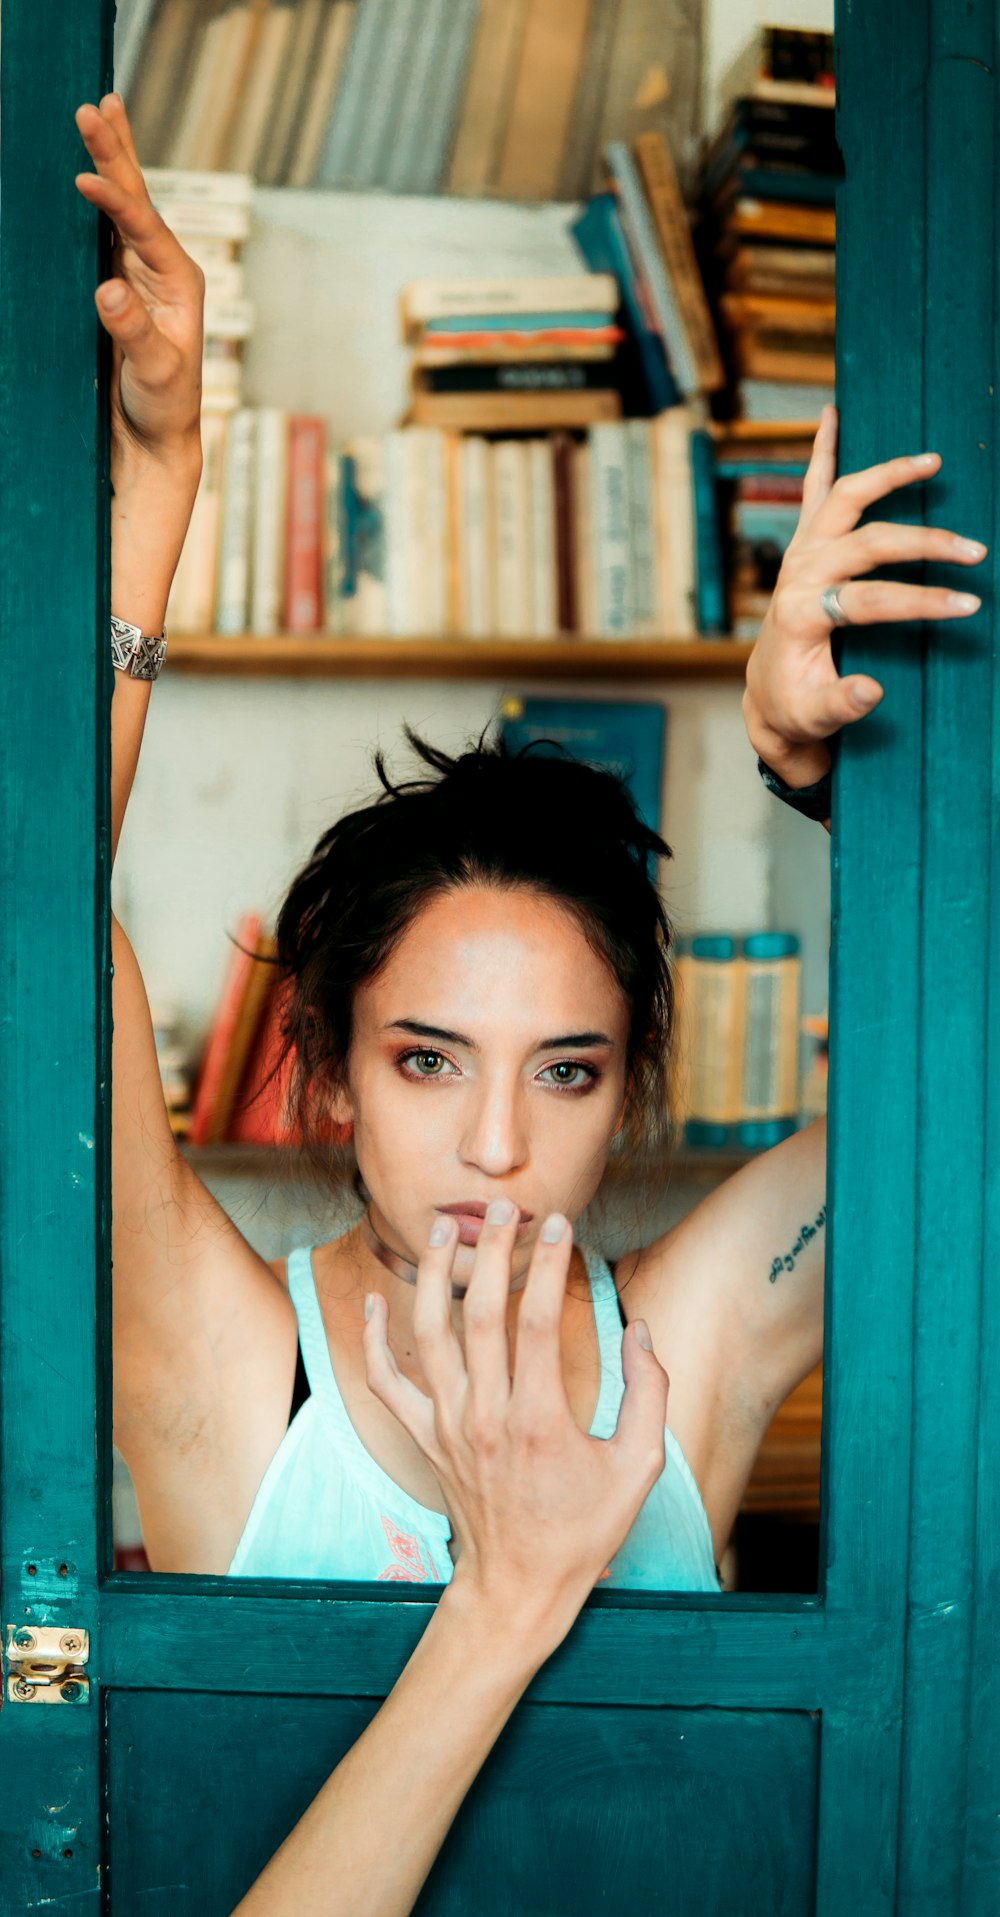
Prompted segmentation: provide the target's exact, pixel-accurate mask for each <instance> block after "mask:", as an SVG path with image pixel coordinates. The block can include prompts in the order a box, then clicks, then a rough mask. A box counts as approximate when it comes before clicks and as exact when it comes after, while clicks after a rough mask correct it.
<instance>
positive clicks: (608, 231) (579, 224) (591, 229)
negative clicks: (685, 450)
mask: <svg viewBox="0 0 1000 1917" xmlns="http://www.w3.org/2000/svg"><path fill="white" fill-rule="evenodd" d="M570 232H571V233H572V235H573V238H574V240H575V241H576V244H577V247H578V248H579V251H580V254H581V256H582V258H583V260H584V263H585V264H586V265H587V266H589V267H590V270H591V272H592V273H613V274H614V277H615V279H616V280H617V282H618V290H619V292H620V294H621V301H622V306H623V308H624V312H625V319H626V330H627V332H628V343H629V345H630V347H631V348H632V352H633V354H634V357H635V361H636V384H638V383H639V382H641V385H642V388H643V391H644V394H645V398H646V402H647V404H646V405H645V406H644V407H643V412H647V413H662V412H665V411H666V409H667V407H668V406H676V405H677V404H678V402H679V400H680V393H679V392H678V390H677V382H676V380H675V379H674V376H673V374H672V372H671V371H670V366H669V364H668V362H667V355H666V353H665V351H664V348H663V341H662V339H661V338H660V335H659V333H658V332H657V331H656V329H655V327H653V326H652V325H651V323H650V320H649V317H648V316H647V313H646V309H645V307H644V305H643V302H642V297H641V295H640V292H639V285H638V281H637V279H636V273H635V268H634V266H633V265H632V259H631V255H630V254H629V250H628V246H627V244H626V240H625V235H624V233H623V232H622V223H621V220H620V218H619V214H618V204H617V201H616V199H615V196H614V194H613V193H595V195H594V197H593V199H592V200H591V201H590V202H589V204H588V205H587V206H585V207H584V209H583V212H582V213H581V214H580V216H579V218H578V219H576V220H574V221H573V223H572V225H571V227H570ZM629 410H630V411H636V412H637V411H638V406H636V407H635V408H631V407H630V408H629Z"/></svg>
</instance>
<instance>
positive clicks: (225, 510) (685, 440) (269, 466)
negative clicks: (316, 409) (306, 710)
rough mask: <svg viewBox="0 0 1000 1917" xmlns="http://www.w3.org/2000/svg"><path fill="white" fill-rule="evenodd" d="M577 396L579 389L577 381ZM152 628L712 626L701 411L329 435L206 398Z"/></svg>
mask: <svg viewBox="0 0 1000 1917" xmlns="http://www.w3.org/2000/svg"><path fill="white" fill-rule="evenodd" d="M585 396H586V395H585ZM202 443H203V449H204V463H203V469H202V477H201V485H200V488H199V493H198V498H197V501H196V504H195V510H194V514H193V515H192V520H191V526H190V528H189V531H188V536H187V540H186V541H185V545H184V550H183V552H182V554H181V559H180V563H179V565H178V567H177V571H176V573H175V575H174V581H173V585H172V588H171V594H170V601H169V604H168V607H167V627H168V630H170V631H173V632H177V633H182V632H183V633H190V634H206V633H211V632H215V633H219V634H231V635H234V636H235V635H241V634H245V633H252V634H254V635H256V636H259V637H269V636H271V635H273V634H276V633H279V632H288V633H320V632H327V633H333V634H337V633H339V634H344V635H348V636H350V635H359V636H371V637H382V636H396V637H400V638H408V637H412V638H434V637H438V638H447V637H455V638H465V639H470V640H475V639H494V638H518V639H543V638H551V637H555V636H558V635H559V634H566V635H576V636H578V637H581V638H584V637H589V638H623V639H624V638H633V637H637V638H650V639H657V638H661V639H690V640H696V639H698V638H699V637H702V638H721V637H725V636H726V634H727V624H726V605H725V587H724V565H723V556H722V547H721V535H720V527H719V521H718V517H717V495H716V483H715V474H714V459H713V445H712V439H711V436H710V433H709V431H708V428H707V425H706V422H705V418H704V414H703V413H702V412H701V411H700V410H699V409H698V408H696V407H687V406H672V407H670V408H669V409H668V411H666V412H664V413H660V414H658V415H657V417H656V418H655V419H631V420H610V421H607V422H598V423H597V424H596V425H593V426H591V427H589V428H588V429H587V431H586V433H585V434H583V435H582V436H574V435H573V434H571V433H567V432H557V433H548V434H540V433H535V434H529V435H521V436H519V437H517V438H498V439H488V438H486V437H485V436H484V435H482V434H478V433H465V434H462V433H457V432H445V431H443V430H442V429H440V428H438V427H433V426H409V427H403V428H400V429H398V430H397V431H395V432H390V433H384V434H369V435H364V436H362V437H359V438H356V439H351V440H348V441H347V442H346V444H345V443H344V442H342V441H341V440H340V438H339V436H338V435H337V434H336V431H335V428H334V426H333V423H332V422H331V421H329V420H326V419H324V418H322V417H320V416H315V415H311V414H288V413H285V412H283V411H281V410H280V409H279V408H277V407H262V408H259V409H254V408H251V407H240V408H239V409H238V410H237V411H236V412H231V413H218V412H212V411H209V410H206V412H205V413H204V414H203V417H202Z"/></svg>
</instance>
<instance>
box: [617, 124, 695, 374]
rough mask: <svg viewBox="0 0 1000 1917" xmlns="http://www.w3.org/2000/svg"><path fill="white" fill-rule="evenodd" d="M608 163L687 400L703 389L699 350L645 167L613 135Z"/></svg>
mask: <svg viewBox="0 0 1000 1917" xmlns="http://www.w3.org/2000/svg"><path fill="white" fill-rule="evenodd" d="M604 158H605V162H606V164H607V168H608V171H609V173H610V174H611V177H612V179H613V180H614V183H615V190H616V192H617V194H618V198H619V206H620V212H621V222H622V229H623V231H624V234H625V238H626V240H627V242H628V245H629V249H630V251H631V252H632V254H633V257H634V259H635V262H636V266H637V268H638V271H639V274H640V276H641V278H642V280H643V282H644V283H645V286H646V289H647V291H648V294H649V299H650V302H651V305H652V308H653V317H654V319H655V321H656V325H657V327H658V328H659V331H660V336H661V338H662V340H663V344H664V347H665V348H666V352H667V358H668V359H669V361H670V370H671V372H672V373H673V376H674V378H675V380H676V381H677V384H678V386H679V387H680V390H681V392H682V393H683V395H684V398H685V399H693V398H694V397H695V396H696V395H697V394H698V393H699V392H700V391H701V381H700V379H699V375H698V366H697V362H696V360H695V356H694V349H693V347H692V345H691V339H690V336H689V334H688V330H687V326H686V325H685V322H684V317H683V314H682V312H681V308H680V302H679V300H678V297H677V288H676V286H675V285H674V281H673V276H672V274H671V272H670V269H669V267H668V265H667V262H666V259H665V258H664V256H663V253H662V251H661V249H660V242H659V238H658V235H657V231H656V228H655V226H654V225H653V216H652V214H651V213H650V210H649V202H648V200H647V198H646V194H645V190H644V188H643V184H642V180H641V178H640V176H639V169H638V167H637V166H636V163H635V161H634V160H633V158H632V153H631V149H630V148H629V147H628V146H627V145H626V143H625V141H624V140H612V141H611V143H610V145H608V146H607V147H606V148H605V152H604Z"/></svg>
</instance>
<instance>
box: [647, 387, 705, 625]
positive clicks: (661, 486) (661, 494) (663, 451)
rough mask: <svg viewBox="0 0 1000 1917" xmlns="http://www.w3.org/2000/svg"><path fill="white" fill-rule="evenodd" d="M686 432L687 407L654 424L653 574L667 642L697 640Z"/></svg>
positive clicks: (688, 434)
mask: <svg viewBox="0 0 1000 1917" xmlns="http://www.w3.org/2000/svg"><path fill="white" fill-rule="evenodd" d="M691 431H692V418H691V414H690V411H689V409H688V408H687V407H686V406H672V407H671V408H670V411H669V412H667V413H661V414H660V415H659V418H658V419H656V420H654V421H653V447H654V469H653V470H654V484H655V490H656V529H657V532H656V536H657V553H658V555H659V557H658V564H657V575H658V578H659V582H660V590H661V594H662V603H661V619H662V625H661V631H662V632H663V635H664V637H665V638H667V639H695V638H697V636H698V626H697V620H696V618H695V552H694V482H693V479H692V475H691V449H690V439H691Z"/></svg>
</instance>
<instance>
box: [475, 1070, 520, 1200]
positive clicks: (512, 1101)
mask: <svg viewBox="0 0 1000 1917" xmlns="http://www.w3.org/2000/svg"><path fill="white" fill-rule="evenodd" d="M459 1156H460V1158H461V1159H462V1162H463V1164H465V1165H472V1166H475V1167H476V1169H477V1170H478V1171H483V1172H486V1173H487V1174H488V1175H489V1176H490V1177H491V1178H501V1177H503V1176H504V1175H505V1174H506V1173H508V1172H512V1171H516V1170H517V1169H518V1167H519V1166H521V1165H523V1164H524V1162H525V1160H526V1159H527V1156H528V1137H527V1126H526V1124H525V1122H524V1113H523V1112H522V1110H521V1101H520V1099H519V1098H518V1097H517V1096H516V1094H515V1093H513V1092H511V1091H510V1090H507V1089H504V1090H501V1089H500V1088H499V1087H498V1088H494V1089H493V1090H492V1091H489V1092H488V1091H486V1090H485V1089H484V1091H483V1093H482V1095H481V1096H480V1097H478V1098H477V1099H476V1102H475V1105H474V1106H473V1108H472V1110H471V1111H470V1112H468V1113H467V1123H466V1129H465V1132H464V1135H463V1137H462V1140H461V1144H460V1146H459Z"/></svg>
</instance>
